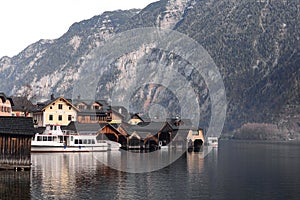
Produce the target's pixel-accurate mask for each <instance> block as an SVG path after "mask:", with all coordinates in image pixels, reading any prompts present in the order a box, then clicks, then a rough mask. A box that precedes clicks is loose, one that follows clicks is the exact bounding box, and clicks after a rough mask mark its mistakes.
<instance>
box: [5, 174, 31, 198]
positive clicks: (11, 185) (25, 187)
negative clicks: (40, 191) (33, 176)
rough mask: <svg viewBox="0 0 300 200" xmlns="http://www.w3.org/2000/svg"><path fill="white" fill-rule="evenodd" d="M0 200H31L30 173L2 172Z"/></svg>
mask: <svg viewBox="0 0 300 200" xmlns="http://www.w3.org/2000/svg"><path fill="white" fill-rule="evenodd" d="M0 199H30V171H0Z"/></svg>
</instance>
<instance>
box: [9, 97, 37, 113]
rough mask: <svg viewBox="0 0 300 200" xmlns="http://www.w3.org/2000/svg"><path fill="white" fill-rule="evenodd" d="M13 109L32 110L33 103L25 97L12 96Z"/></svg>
mask: <svg viewBox="0 0 300 200" xmlns="http://www.w3.org/2000/svg"><path fill="white" fill-rule="evenodd" d="M12 100H13V102H14V106H13V107H12V110H13V111H33V109H34V105H33V104H32V103H31V101H29V100H28V99H27V98H26V97H12Z"/></svg>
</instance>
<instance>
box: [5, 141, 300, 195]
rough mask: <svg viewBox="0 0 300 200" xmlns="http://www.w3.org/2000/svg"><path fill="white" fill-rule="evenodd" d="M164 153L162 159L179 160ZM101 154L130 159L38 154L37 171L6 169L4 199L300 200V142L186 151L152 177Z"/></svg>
mask: <svg viewBox="0 0 300 200" xmlns="http://www.w3.org/2000/svg"><path fill="white" fill-rule="evenodd" d="M161 154H162V155H163V156H162V157H159V159H158V160H162V159H167V158H166V157H164V156H166V155H168V156H173V153H172V152H161ZM95 155H96V156H95ZM99 156H100V157H101V159H104V160H113V162H114V164H116V165H120V166H122V165H124V164H126V160H127V159H129V158H128V157H126V158H124V157H125V156H124V154H123V153H122V152H104V153H68V154H67V153H66V154H63V153H60V154H59V153H56V154H32V169H31V171H27V172H26V171H25V172H22V171H20V172H15V171H0V199H230V200H231V199H239V200H241V199H264V200H265V199H272V200H273V199H299V198H300V189H299V188H300V145H299V144H287V143H274V142H273V143H271V142H269V143H266V142H257V141H221V142H220V143H219V147H218V148H217V149H213V150H212V151H211V152H210V153H209V154H208V155H207V156H206V157H204V156H203V153H201V152H200V153H184V154H183V155H182V156H181V157H180V158H179V159H178V160H176V161H175V162H174V163H172V164H170V165H168V166H167V167H165V168H163V169H160V170H158V171H154V172H148V173H127V172H123V171H119V170H115V169H112V168H110V167H108V166H106V164H103V162H100V161H99V160H101V159H99V158H100V157H99ZM152 162H154V164H155V161H152ZM127 164H128V163H127ZM131 167H132V166H131Z"/></svg>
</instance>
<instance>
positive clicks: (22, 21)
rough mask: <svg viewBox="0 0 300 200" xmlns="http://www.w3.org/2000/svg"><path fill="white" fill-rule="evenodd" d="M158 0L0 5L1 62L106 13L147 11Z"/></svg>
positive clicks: (33, 0) (24, 0) (36, 0)
mask: <svg viewBox="0 0 300 200" xmlns="http://www.w3.org/2000/svg"><path fill="white" fill-rule="evenodd" d="M155 1H158V0H127V1H126V0H4V1H0V58H1V57H3V56H9V57H12V56H15V55H17V54H18V53H20V52H21V51H22V50H24V49H25V48H26V47H27V46H29V45H30V44H32V43H35V42H37V41H39V40H40V39H56V38H59V37H60V36H62V35H63V34H64V33H65V32H67V31H68V29H69V27H70V26H71V25H72V24H73V23H75V22H79V21H82V20H85V19H89V18H91V17H93V16H95V15H100V14H101V13H103V12H104V11H112V10H118V9H122V10H126V9H131V8H144V7H145V6H147V5H148V4H150V3H152V2H155Z"/></svg>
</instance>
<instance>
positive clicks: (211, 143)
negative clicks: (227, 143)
mask: <svg viewBox="0 0 300 200" xmlns="http://www.w3.org/2000/svg"><path fill="white" fill-rule="evenodd" d="M218 141H219V138H218V137H207V144H208V146H211V147H218Z"/></svg>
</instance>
